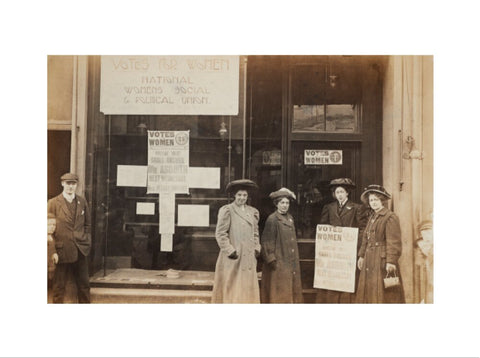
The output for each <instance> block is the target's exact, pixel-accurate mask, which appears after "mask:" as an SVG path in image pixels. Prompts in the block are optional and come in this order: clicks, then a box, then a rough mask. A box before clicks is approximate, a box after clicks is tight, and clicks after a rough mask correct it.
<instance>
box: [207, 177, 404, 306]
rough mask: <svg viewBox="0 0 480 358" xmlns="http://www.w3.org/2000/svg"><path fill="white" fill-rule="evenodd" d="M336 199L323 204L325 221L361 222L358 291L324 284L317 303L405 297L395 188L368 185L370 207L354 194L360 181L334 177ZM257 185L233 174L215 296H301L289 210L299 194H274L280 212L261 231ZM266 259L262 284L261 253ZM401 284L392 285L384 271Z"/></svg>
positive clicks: (230, 299) (266, 299)
mask: <svg viewBox="0 0 480 358" xmlns="http://www.w3.org/2000/svg"><path fill="white" fill-rule="evenodd" d="M330 188H331V190H332V194H333V197H334V198H335V201H334V202H332V203H330V204H327V205H325V206H324V207H323V210H322V214H321V218H319V220H318V223H319V224H328V225H333V226H342V227H356V228H358V229H359V238H358V261H357V272H356V290H355V293H346V292H340V291H333V290H323V289H318V290H317V295H316V302H318V303H403V302H404V298H403V289H402V285H401V279H400V272H399V268H398V259H399V257H400V255H401V250H402V245H401V232H400V224H399V219H398V217H397V216H396V215H395V213H393V212H392V211H390V210H389V209H388V208H387V202H388V200H389V199H390V198H391V195H390V194H389V193H388V192H387V191H386V190H385V189H384V188H383V187H382V186H380V185H369V186H368V187H367V188H366V189H365V191H364V192H363V193H362V195H361V200H362V202H363V203H364V204H365V207H364V206H362V205H360V204H357V203H354V202H352V201H351V200H350V199H349V198H348V196H349V194H350V192H351V190H352V189H354V188H355V184H354V183H353V181H352V180H351V179H349V178H338V179H334V180H332V181H331V182H330ZM255 189H257V185H256V184H255V183H254V182H253V181H251V180H248V179H240V180H235V181H232V182H231V183H229V184H228V185H227V188H226V190H227V192H228V193H230V194H233V196H234V200H233V202H232V203H230V204H227V205H225V206H223V207H222V208H221V209H220V210H219V213H218V221H217V227H216V232H215V237H216V240H217V242H218V245H219V247H220V253H219V255H218V259H217V263H216V268H215V279H214V286H213V296H212V303H260V302H262V303H302V302H303V294H302V280H301V269H300V262H299V253H298V245H297V238H296V231H295V224H294V219H293V217H292V215H290V214H289V212H288V211H289V207H290V203H291V202H292V201H294V200H296V197H295V194H294V193H293V192H292V191H290V190H289V189H287V188H281V189H279V190H277V191H275V192H272V193H271V194H270V198H271V199H272V201H273V204H274V206H275V211H274V212H273V213H272V214H271V215H270V216H269V217H268V218H267V220H266V222H265V228H264V230H263V233H262V235H261V236H260V233H259V228H258V221H259V217H260V215H259V212H258V210H257V209H255V208H254V207H252V206H250V205H248V204H247V199H248V195H249V192H251V191H252V190H255ZM260 255H261V256H262V258H263V268H262V278H261V285H259V284H258V277H257V270H256V268H257V259H258V258H259V257H260ZM389 276H391V277H394V278H396V280H397V281H398V282H399V284H396V285H392V287H387V286H386V285H385V283H384V279H385V278H386V277H389Z"/></svg>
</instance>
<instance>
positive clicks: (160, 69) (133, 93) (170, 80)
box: [100, 56, 240, 116]
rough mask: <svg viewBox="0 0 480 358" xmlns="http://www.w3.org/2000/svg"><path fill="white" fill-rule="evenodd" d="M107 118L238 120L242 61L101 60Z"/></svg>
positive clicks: (227, 58)
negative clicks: (222, 117) (153, 116)
mask: <svg viewBox="0 0 480 358" xmlns="http://www.w3.org/2000/svg"><path fill="white" fill-rule="evenodd" d="M101 61H102V64H101V83H100V111H101V112H103V113H104V114H144V115H147V114H159V115H162V114H170V115H183V114H187V115H188V114H192V115H232V116H235V115H238V102H239V99H238V98H239V72H240V59H239V56H102V60H101Z"/></svg>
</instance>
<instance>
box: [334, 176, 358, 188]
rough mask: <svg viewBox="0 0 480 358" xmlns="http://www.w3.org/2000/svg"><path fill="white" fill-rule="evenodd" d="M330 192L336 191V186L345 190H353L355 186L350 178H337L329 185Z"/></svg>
mask: <svg viewBox="0 0 480 358" xmlns="http://www.w3.org/2000/svg"><path fill="white" fill-rule="evenodd" d="M329 186H330V190H334V189H336V188H337V187H338V186H341V187H342V188H345V189H350V190H351V189H355V188H356V187H357V186H356V185H355V183H354V182H353V180H352V179H350V178H338V179H333V180H332V181H331V182H330V184H329Z"/></svg>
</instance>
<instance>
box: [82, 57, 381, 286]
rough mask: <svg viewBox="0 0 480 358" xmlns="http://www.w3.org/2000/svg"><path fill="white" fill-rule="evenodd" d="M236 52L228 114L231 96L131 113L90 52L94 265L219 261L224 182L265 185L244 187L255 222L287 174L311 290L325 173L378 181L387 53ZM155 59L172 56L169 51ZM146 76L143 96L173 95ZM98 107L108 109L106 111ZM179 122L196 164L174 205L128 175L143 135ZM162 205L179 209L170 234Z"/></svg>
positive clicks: (142, 151)
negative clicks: (109, 90) (112, 94)
mask: <svg viewBox="0 0 480 358" xmlns="http://www.w3.org/2000/svg"><path fill="white" fill-rule="evenodd" d="M233 58H234V61H233V62H231V63H230V66H233V65H236V66H237V67H236V69H235V71H238V76H237V78H234V79H233V81H234V82H235V81H236V82H235V86H236V87H237V88H236V91H233V92H234V95H235V93H236V96H237V98H236V102H235V101H233V102H232V103H233V105H236V106H238V108H235V110H234V111H233V114H232V113H228V112H229V109H228V108H227V109H219V110H218V112H220V113H219V114H216V113H215V114H190V113H188V114H180V113H174V112H175V111H172V113H169V114H162V113H147V114H140V113H134V114H132V113H129V111H130V110H129V109H125V110H123V109H122V106H123V105H125V103H127V102H128V101H130V100H129V99H126V97H125V98H124V103H117V104H115V103H114V102H109V103H107V104H105V103H106V100H105V98H102V96H104V97H105V92H104V90H103V89H102V86H108V85H112V86H117V87H119V86H120V85H119V84H115V83H114V82H115V81H116V79H112V78H115V77H112V76H110V78H109V76H106V75H105V68H103V69H102V58H101V57H89V59H88V68H89V71H88V84H89V91H88V104H89V106H88V135H87V144H86V146H87V149H86V150H87V153H88V155H87V158H86V163H87V164H86V182H87V183H86V195H87V197H90V198H91V201H92V207H93V209H94V210H93V213H94V214H93V216H94V217H93V223H94V228H95V230H94V233H93V235H94V236H93V240H94V250H93V255H92V258H91V259H92V270H93V272H98V271H100V270H104V271H105V272H106V271H107V269H110V268H119V267H130V268H139V269H149V270H152V269H153V270H156V269H158V270H165V269H169V268H172V269H177V270H200V271H214V268H215V261H216V258H217V255H218V246H217V244H216V241H215V237H214V231H215V224H216V219H217V212H218V209H219V208H220V207H221V206H222V205H224V204H226V203H228V202H229V200H230V198H228V197H227V195H226V193H225V190H224V189H225V186H226V184H227V183H228V182H229V181H231V180H234V179H239V178H250V179H252V180H254V181H255V182H256V183H257V184H258V185H259V188H260V190H259V191H258V193H257V194H256V195H254V196H253V197H252V198H251V205H253V206H255V207H256V208H258V209H259V211H260V214H261V220H260V230H262V228H263V223H264V220H265V219H266V217H267V216H268V215H269V214H270V213H271V212H272V211H273V209H274V208H273V205H272V203H271V200H270V199H269V198H268V195H269V193H270V192H272V191H274V190H276V189H278V188H280V187H282V186H286V187H288V188H290V189H291V190H293V191H294V192H295V193H296V195H297V202H296V203H294V205H293V206H292V208H291V212H292V214H293V216H294V218H295V220H296V228H297V237H298V240H299V245H300V252H301V260H302V271H303V278H304V283H303V285H304V289H305V294H308V292H309V290H311V289H312V287H313V286H312V285H313V265H314V234H313V233H314V229H315V225H316V223H317V222H318V219H319V216H320V212H321V209H322V207H323V205H325V204H326V203H328V202H330V201H331V200H333V198H332V197H331V194H330V192H329V190H328V183H329V182H330V180H331V179H334V178H338V177H349V178H351V179H352V180H354V181H355V182H356V183H357V190H356V191H354V192H353V193H352V196H353V198H352V199H353V200H355V201H357V202H358V201H359V197H360V194H361V188H363V187H364V186H366V185H368V184H371V183H381V182H382V76H383V70H384V67H385V58H384V57H382V56H248V57H247V56H240V57H235V56H233ZM190 59H195V58H194V57H190ZM136 60H139V61H137V62H135V57H128V58H127V60H125V61H124V62H123V64H125V68H126V69H127V70H131V68H130V67H128V66H133V70H135V66H137V69H138V68H140V69H141V66H142V61H143V59H142V57H141V56H139V57H137V58H136ZM200 60H201V61H204V60H205V59H204V58H203V57H201V58H200ZM210 60H211V61H210ZM210 60H209V61H210V62H208V63H209V64H212V63H214V65H213V66H217V67H216V68H211V70H212V71H213V70H215V69H218V68H220V67H218V66H221V65H222V61H221V60H222V59H220V60H219V61H218V62H215V58H213V57H212V58H211V59H210ZM217 60H218V59H217ZM119 61H120V60H119ZM159 61H160V62H161V63H163V65H164V66H167V65H168V64H169V62H168V61H169V58H168V57H163V58H160V60H159ZM202 63H203V64H206V63H207V62H202ZM215 63H216V64H215ZM232 63H233V65H232ZM143 64H144V62H143ZM104 66H105V65H104ZM114 66H115V64H114ZM116 66H117V67H118V66H120V62H116ZM102 70H103V72H102ZM133 70H132V71H133ZM230 70H231V69H230ZM143 78H144V80H142V81H144V82H145V86H143V89H142V88H141V87H138V88H137V89H134V90H136V91H138V92H141V91H144V92H148V94H149V95H148V96H143V95H144V94H145V93H141V94H142V96H137V97H136V98H141V99H140V101H143V102H145V101H149V98H151V99H153V100H156V101H165V102H168V101H169V100H170V101H172V102H173V101H174V100H172V99H171V98H168V96H163V97H162V96H159V95H155V96H152V95H151V94H152V93H151V92H152V91H157V92H159V91H162V90H161V84H159V83H157V82H158V81H167V79H165V78H163V79H160V77H157V78H156V79H154V78H151V79H150V80H149V79H148V78H149V77H148V76H144V77H143ZM172 78H173V77H172ZM172 78H171V79H170V80H172V81H177V82H179V86H178V87H179V88H185V91H186V92H188V93H186V94H188V95H191V96H190V98H197V99H196V101H198V103H201V101H202V97H203V98H207V97H208V96H209V95H210V96H214V95H215V94H212V92H213V91H211V90H210V89H209V88H207V87H206V86H203V87H202V86H199V85H193V84H192V83H193V82H195V81H197V82H196V83H197V84H198V81H200V80H198V79H194V80H192V79H191V78H189V77H188V75H185V76H183V77H182V76H178V75H177V76H176V77H175V78H173V79H172ZM102 81H103V83H102ZM108 81H110V82H112V83H109V82H108ZM181 81H183V82H185V83H180V82H181ZM152 82H155V83H152ZM189 82H190V83H189ZM122 85H124V84H122ZM123 90H124V91H127V88H126V87H125V88H124V89H123ZM130 90H131V89H130ZM184 97H185V96H184ZM192 101H195V99H192ZM204 101H211V100H209V99H204ZM225 101H227V102H228V99H227V100H225ZM225 101H224V102H225ZM211 102H212V101H211ZM224 102H222V103H224ZM105 108H107V111H108V112H109V113H102V110H103V112H107V111H105ZM112 108H113V109H112ZM184 108H185V106H184ZM122 111H125V112H122ZM148 111H149V110H145V112H148ZM180 111H182V109H181V110H180ZM183 111H184V112H188V110H187V111H185V109H183ZM210 111H211V112H215V111H217V109H212V110H210ZM222 111H223V112H222ZM180 132H182V133H187V134H188V138H189V142H188V167H189V168H190V169H189V171H190V172H192V173H193V172H195V173H196V174H195V175H193V174H191V176H192V178H191V179H189V180H191V181H190V183H189V188H188V191H187V192H183V193H181V192H177V193H175V194H174V196H173V197H174V204H172V203H171V204H172V205H170V207H171V208H172V209H171V210H169V209H168V212H166V211H165V210H167V209H166V206H165V205H163V204H162V203H161V200H160V196H159V194H158V193H148V188H147V184H146V183H145V181H142V180H136V179H135V178H137V179H138V177H142V176H143V175H144V174H142V173H145V170H147V169H146V168H147V166H148V165H149V160H150V159H149V150H150V149H149V145H148V140H147V138H148V136H149V135H153V134H152V133H157V134H158V133H163V134H162V135H164V133H180ZM162 215H164V216H163V218H162ZM165 215H166V216H170V217H172V220H174V221H173V222H172V224H174V229H173V230H171V231H174V232H173V233H172V234H171V235H168V234H165V232H166V231H165V230H167V229H165V228H164V227H165V221H164V219H165V217H166V216H165ZM193 218H195V219H193ZM162 220H163V224H162ZM162 226H163V228H162ZM162 231H163V232H162ZM162 241H163V243H162ZM259 268H260V267H259Z"/></svg>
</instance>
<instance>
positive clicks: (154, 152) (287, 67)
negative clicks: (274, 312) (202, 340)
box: [48, 55, 434, 304]
mask: <svg viewBox="0 0 480 358" xmlns="http://www.w3.org/2000/svg"><path fill="white" fill-rule="evenodd" d="M433 68H434V57H433V56H427V55H425V56H400V55H388V56H387V55H382V56H374V55H357V56H353V55H321V56H319V55H317V56H314V55H310V56H300V55H296V56H295V55H265V56H261V55H252V56H250V55H238V56H208V55H207V56H206V55H203V56H194V55H189V56H175V55H168V56H165V55H161V56H142V55H138V56H137V55H124V56H111V55H110V56H109V55H106V56H102V55H99V56H81V55H72V56H60V55H48V220H49V222H52V223H55V222H56V228H55V227H50V226H49V230H50V231H49V232H48V244H49V247H50V249H49V254H48V268H49V283H48V284H49V288H50V289H49V295H48V302H52V303H64V302H70V303H329V304H330V303H433V302H434V299H433V297H434V285H433V263H434V257H433V188H434V182H433V159H434V156H433V131H432V129H433ZM52 225H53V224H52Z"/></svg>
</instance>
